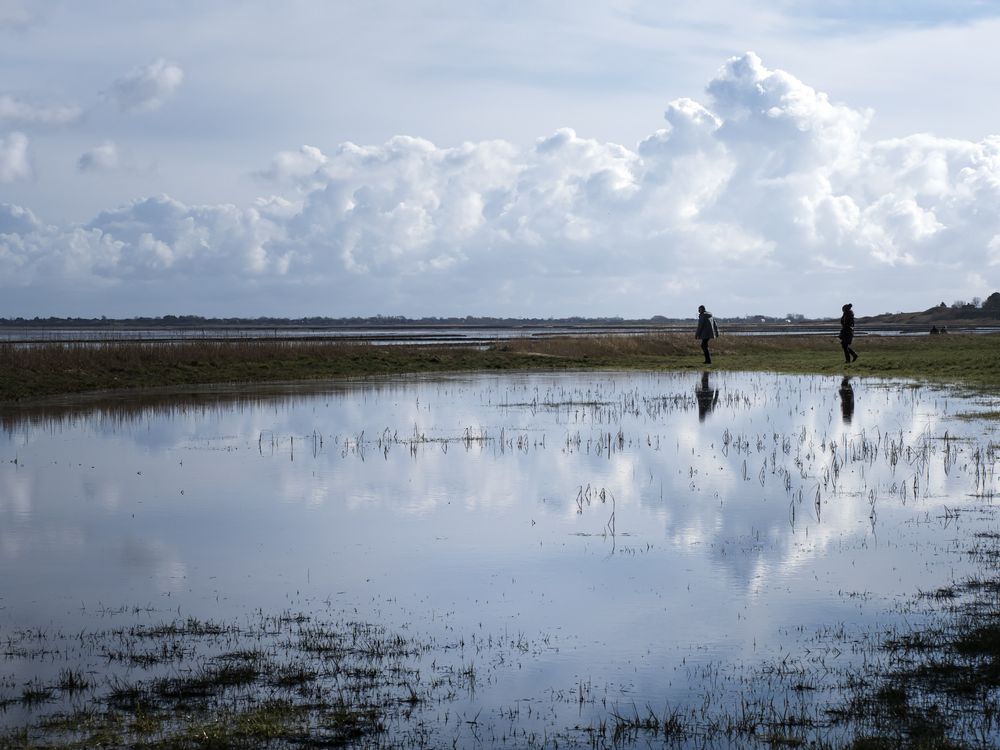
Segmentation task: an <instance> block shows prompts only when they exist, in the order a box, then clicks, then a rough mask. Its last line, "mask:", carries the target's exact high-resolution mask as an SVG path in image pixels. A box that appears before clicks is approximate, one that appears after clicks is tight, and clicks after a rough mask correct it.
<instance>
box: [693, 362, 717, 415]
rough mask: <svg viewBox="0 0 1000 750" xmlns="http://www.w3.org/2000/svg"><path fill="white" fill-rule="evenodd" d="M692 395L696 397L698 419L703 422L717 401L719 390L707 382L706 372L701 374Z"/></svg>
mask: <svg viewBox="0 0 1000 750" xmlns="http://www.w3.org/2000/svg"><path fill="white" fill-rule="evenodd" d="M694 397H695V398H696V399H698V421H699V422H704V421H705V417H707V416H708V415H709V413H710V412H711V411H712V409H714V408H715V405H716V404H717V403H718V402H719V390H718V389H717V388H712V386H711V385H709V383H708V372H707V371H706V372H703V373H702V374H701V383H700V384H698V385H697V386H695V389H694Z"/></svg>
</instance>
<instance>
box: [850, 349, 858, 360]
mask: <svg viewBox="0 0 1000 750" xmlns="http://www.w3.org/2000/svg"><path fill="white" fill-rule="evenodd" d="M857 359H858V353H857V352H856V351H854V350H853V349H852V350H851V362H856V361H857Z"/></svg>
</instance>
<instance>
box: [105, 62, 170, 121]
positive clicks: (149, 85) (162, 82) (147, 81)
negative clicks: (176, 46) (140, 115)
mask: <svg viewBox="0 0 1000 750" xmlns="http://www.w3.org/2000/svg"><path fill="white" fill-rule="evenodd" d="M183 81H184V71H183V70H181V68H180V67H179V66H178V65H175V64H173V63H170V62H167V61H166V60H164V59H162V58H160V59H158V60H154V61H153V62H151V63H150V64H149V65H146V66H144V67H141V68H135V69H134V70H132V71H130V72H129V73H128V74H126V75H124V76H122V77H121V78H119V79H118V80H116V81H115V82H114V84H113V85H112V87H111V90H112V94H113V95H114V98H115V101H117V102H118V106H119V107H120V108H121V110H122V111H124V112H149V111H152V110H154V109H158V108H159V107H160V106H162V105H163V103H164V102H165V101H166V100H167V99H168V98H170V96H172V95H173V93H174V92H175V91H177V89H178V88H180V85H181V83H183Z"/></svg>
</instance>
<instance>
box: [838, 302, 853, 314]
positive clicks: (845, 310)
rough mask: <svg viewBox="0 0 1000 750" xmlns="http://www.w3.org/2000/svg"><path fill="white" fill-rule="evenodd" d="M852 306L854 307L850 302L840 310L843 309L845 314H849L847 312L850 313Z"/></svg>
mask: <svg viewBox="0 0 1000 750" xmlns="http://www.w3.org/2000/svg"><path fill="white" fill-rule="evenodd" d="M852 306H853V305H852V304H851V303H850V302H848V303H847V304H846V305H844V306H843V307H842V308H840V309H841V310H843V311H844V312H847V311H849V310H850V309H851V307H852Z"/></svg>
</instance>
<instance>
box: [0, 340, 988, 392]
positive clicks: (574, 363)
mask: <svg viewBox="0 0 1000 750" xmlns="http://www.w3.org/2000/svg"><path fill="white" fill-rule="evenodd" d="M855 349H857V350H858V351H859V353H860V358H859V359H858V361H857V362H855V363H853V364H850V365H847V364H844V362H843V360H842V355H841V353H840V347H839V343H838V341H837V340H836V339H835V338H833V337H830V336H723V337H722V338H720V339H718V340H716V341H715V342H713V352H714V362H713V365H712V369H716V370H768V371H773V372H784V373H809V374H818V375H854V376H859V377H890V378H891V377H906V378H915V379H926V380H933V381H938V382H949V383H955V384H960V385H965V386H969V387H972V388H975V389H978V390H983V391H987V392H998V391H1000V335H974V334H964V335H955V334H949V335H942V336H912V337H911V336H905V337H904V336H894V337H890V336H858V337H857V338H856V340H855ZM702 368H703V365H702V359H701V352H700V350H699V348H698V345H697V342H696V341H695V340H694V339H693V337H690V336H682V335H679V334H662V335H656V334H651V335H642V336H580V337H566V338H553V339H521V340H512V341H505V342H498V343H497V344H496V345H494V346H492V347H489V348H487V349H475V348H468V347H444V346H378V345H370V344H343V343H336V342H329V343H325V342H308V343H296V342H294V341H286V342H274V341H266V340H261V341H245V340H243V341H232V342H226V341H221V342H191V343H177V344H170V345H163V344H141V343H129V342H115V343H112V344H108V345H104V346H99V347H95V346H91V345H64V344H63V345H61V344H44V345H37V346H30V347H17V346H14V345H9V344H8V345H0V403H8V404H9V403H12V402H25V401H35V400H40V399H46V398H50V397H53V396H62V395H70V394H82V393H94V392H102V391H122V390H132V389H141V388H170V387H185V388H186V387H192V386H203V385H234V384H235V385H250V384H254V383H276V382H294V381H310V380H324V379H331V378H340V377H365V376H371V375H394V374H406V373H428V372H456V371H475V370H562V369H643V370H700V369H702Z"/></svg>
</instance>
